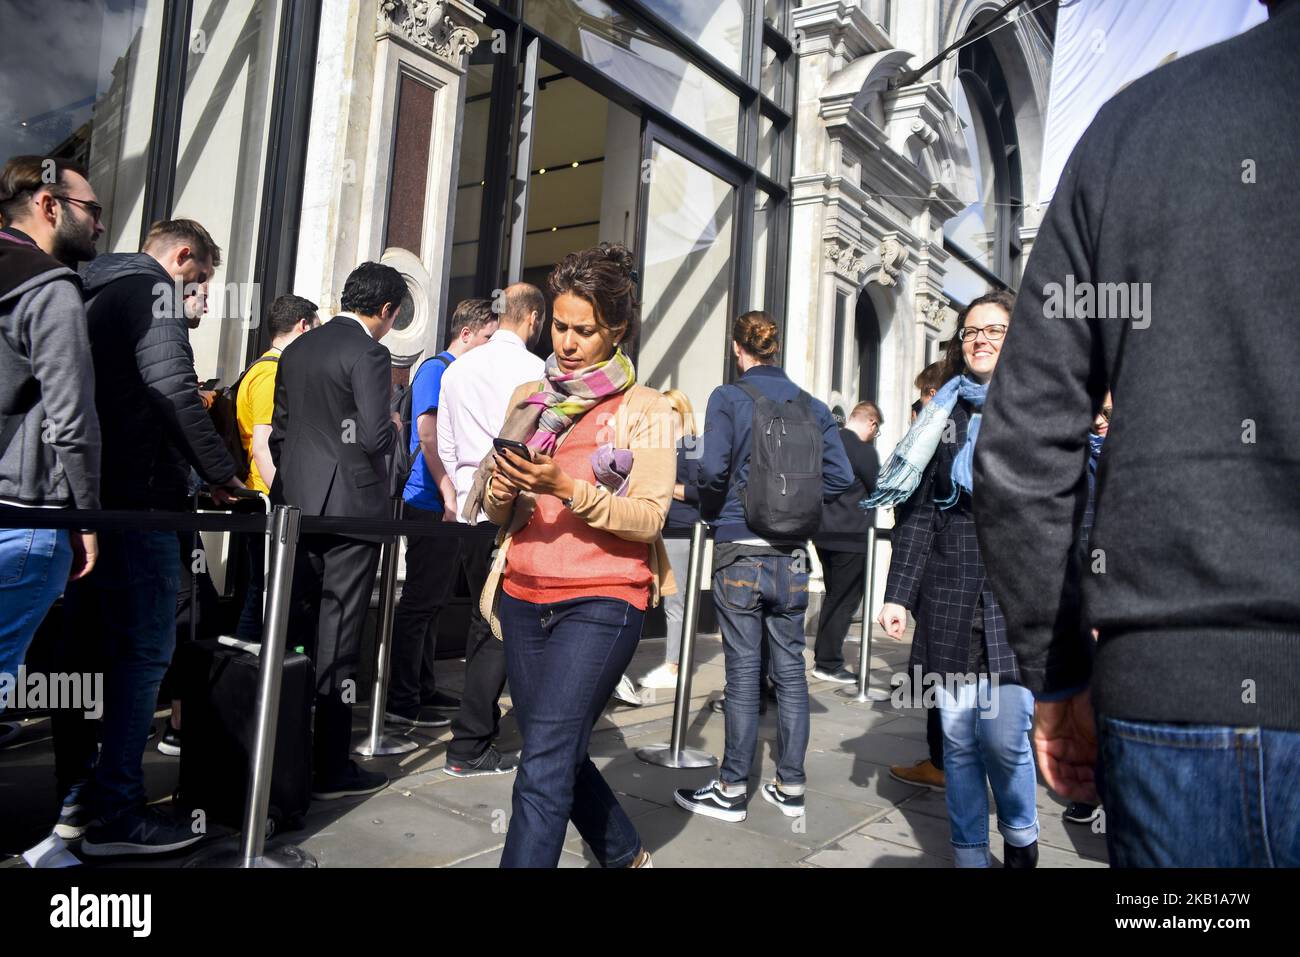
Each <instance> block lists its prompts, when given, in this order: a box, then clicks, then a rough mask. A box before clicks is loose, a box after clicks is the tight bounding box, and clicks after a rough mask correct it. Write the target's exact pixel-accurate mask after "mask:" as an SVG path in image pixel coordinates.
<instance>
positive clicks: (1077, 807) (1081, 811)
mask: <svg viewBox="0 0 1300 957" xmlns="http://www.w3.org/2000/svg"><path fill="white" fill-rule="evenodd" d="M1100 813H1101V805H1100V804H1084V803H1083V802H1082V801H1075V802H1074V803H1073V804H1071V805H1070V806H1069V807H1067V808H1066V809H1065V814H1064V815H1062V816H1063V817H1064V818H1065V819H1066V820H1067V821H1069V822H1070V823H1071V824H1091V823H1092V822H1093V821H1095V820H1096V819H1097V816H1098V815H1099V814H1100Z"/></svg>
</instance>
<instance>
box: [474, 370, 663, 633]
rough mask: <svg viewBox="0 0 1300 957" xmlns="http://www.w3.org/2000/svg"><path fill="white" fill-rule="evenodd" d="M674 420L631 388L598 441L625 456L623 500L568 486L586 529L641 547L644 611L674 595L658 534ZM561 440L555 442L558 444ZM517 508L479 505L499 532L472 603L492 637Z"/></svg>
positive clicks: (588, 486)
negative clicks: (646, 575)
mask: <svg viewBox="0 0 1300 957" xmlns="http://www.w3.org/2000/svg"><path fill="white" fill-rule="evenodd" d="M541 387H542V383H541V382H540V381H539V382H529V383H525V384H524V385H522V386H520V387H519V388H518V389H516V390H515V393H514V395H512V396H511V397H510V405H509V406H508V408H511V409H513V408H514V407H515V406H516V405H518V404H519V403H520V402H521V401H523V400H524V399H525V398H526V397H527V396H529V395H532V394H533V393H534V392H537V391H538V390H539V389H540V388H541ZM676 419H677V415H676V413H675V412H674V411H673V408H672V406H671V405H669V403H668V400H667V399H665V398H664V397H663V396H662V395H661V394H660V393H658V392H656V391H655V390H654V389H650V388H647V387H646V386H641V385H634V386H632V388H630V389H629V390H628V391H627V395H626V396H625V397H624V399H623V402H622V404H621V405H620V406H619V409H618V412H617V414H615V416H614V418H613V421H612V422H610V423H608V424H603V423H602V425H604V428H605V429H606V430H608V431H606V432H604V433H602V436H601V438H602V440H606V441H611V442H613V443H614V447H615V448H619V449H631V450H632V453H633V458H632V474H631V475H630V476H629V477H628V488H627V494H626V495H623V496H616V495H615V494H614V493H613V492H611V491H610V490H609V489H607V488H605V487H604V486H602V485H593V484H592V483H591V482H585V481H582V480H577V481H575V482H574V492H573V509H572V511H573V513H574V514H575V515H577V516H578V517H579V518H582V519H583V520H585V521H586V522H587V524H588V525H590V526H591V527H592V528H599V529H603V530H604V531H607V532H611V533H613V534H615V535H617V536H618V537H619V538H624V539H627V540H628V541H632V542H645V543H646V546H647V548H648V549H649V552H650V554H649V561H650V574H651V584H650V603H651V605H658V604H659V599H660V598H661V597H662V596H664V595H672V594H675V593H676V592H677V584H676V581H675V580H674V578H673V570H672V566H671V565H670V564H669V563H668V553H667V552H666V551H665V550H664V540H663V535H662V532H663V527H664V522H665V520H666V519H667V517H668V506H669V504H670V503H671V502H672V498H673V485H674V484H675V482H676V479H677V440H676V434H675V430H674V424H675V422H676ZM566 435H567V433H566ZM564 438H565V436H561V438H560V444H561V445H562V444H563V443H564ZM516 504H517V503H516V502H512V503H511V504H510V505H508V506H505V507H501V506H494V505H493V504H492V499H491V498H490V497H489V498H487V499H485V503H484V511H486V512H487V516H488V518H489V519H491V520H492V522H493V523H494V524H496V525H500V526H501V532H500V534H499V535H498V536H497V548H496V551H495V553H494V555H493V560H492V568H491V570H490V571H489V572H488V578H487V584H486V585H484V587H483V594H482V595H481V596H480V597H479V609H480V610H481V611H482V613H483V617H484V618H485V619H487V621H488V622H489V623H490V624H491V626H492V634H494V635H496V636H497V638H500V637H501V622H500V620H499V619H498V617H497V606H498V604H499V603H500V601H501V584H502V579H503V577H504V575H505V569H506V555H507V553H508V552H509V551H510V542H511V540H512V539H513V537H514V533H515V532H517V531H518V530H519V528H522V527H523V524H524V523H523V522H520V523H519V524H516V515H515V511H516V510H515V505H516ZM529 517H531V515H529ZM525 521H526V519H525Z"/></svg>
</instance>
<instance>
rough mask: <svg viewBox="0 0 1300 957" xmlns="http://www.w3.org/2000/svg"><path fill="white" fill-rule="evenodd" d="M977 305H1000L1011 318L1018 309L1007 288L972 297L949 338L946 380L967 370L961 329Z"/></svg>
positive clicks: (945, 353)
mask: <svg viewBox="0 0 1300 957" xmlns="http://www.w3.org/2000/svg"><path fill="white" fill-rule="evenodd" d="M976 306H998V307H999V308H1000V309H1001V310H1002V311H1003V312H1005V313H1006V314H1007V319H1008V320H1009V319H1010V318H1011V314H1012V313H1013V312H1015V311H1016V297H1015V296H1014V295H1012V294H1011V293H1009V292H1007V291H1006V290H1005V289H993V290H990V291H989V292H986V293H985V294H984V295H982V296H980V297H978V298H976V299H972V300H971V301H970V302H969V303H968V304H967V306H966V308H965V309H963V310H962V311H961V312H960V313H958V315H957V331H956V332H955V333H953V336H952V338H951V339H949V340H948V346H947V349H946V350H945V352H944V359H943V361H944V363H945V364H946V365H947V369H946V370H945V375H944V377H943V381H944V382H947V381H948V380H949V379H951V378H952V377H953V376H955V375H961V374H962V373H963V372H965V371H966V357H965V355H963V354H962V351H961V331H962V329H963V328H965V326H966V317H967V316H969V315H970V314H971V310H972V309H974V308H975V307H976ZM918 388H919V386H918Z"/></svg>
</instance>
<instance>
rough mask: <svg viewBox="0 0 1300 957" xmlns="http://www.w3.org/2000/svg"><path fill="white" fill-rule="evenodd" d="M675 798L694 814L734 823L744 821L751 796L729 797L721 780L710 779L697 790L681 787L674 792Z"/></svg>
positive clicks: (678, 804)
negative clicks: (723, 789) (724, 792)
mask: <svg viewBox="0 0 1300 957" xmlns="http://www.w3.org/2000/svg"><path fill="white" fill-rule="evenodd" d="M673 800H674V801H676V802H677V806H678V807H679V808H682V809H683V810H686V811H690V812H691V813H692V814H703V815H704V816H705V817H713V818H717V819H718V820H719V821H730V822H731V823H733V824H735V823H738V822H740V821H743V820H744V819H745V816H746V815H747V814H748V813H749V812H748V810H747V808H748V807H749V797H748V796H747V795H745V794H740V795H738V796H736V797H727V795H725V794H723V793H722V784H721V782H719V781H710V782H709V783H708V784H706V785H705V786H704V787H702V788H700V789H699V790H697V791H692V790H691V789H690V788H679V789H677V790H676V791H674V792H673Z"/></svg>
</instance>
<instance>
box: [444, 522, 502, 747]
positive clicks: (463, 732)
mask: <svg viewBox="0 0 1300 957" xmlns="http://www.w3.org/2000/svg"><path fill="white" fill-rule="evenodd" d="M493 547H494V545H493V541H492V539H491V538H490V537H487V536H485V537H483V538H478V537H476V536H470V537H469V538H465V539H462V540H461V563H462V565H463V567H464V569H465V580H466V581H467V582H468V583H469V594H470V614H469V636H468V637H467V639H466V641H465V691H464V693H463V694H462V695H461V698H460V709H459V710H458V711H457V712H456V717H455V718H453V719H452V722H451V741H450V743H449V744H448V745H447V757H448V758H449V759H451V760H455V761H473V760H475V759H477V758H479V757H482V755H483V753H484V752H485V751H487V749H488V748H489V747H490V746H491V744H492V741H493V740H494V739H495V738H496V736H497V732H499V731H500V730H501V708H500V707H499V706H498V705H497V699H499V698H500V697H501V692H502V691H503V690H504V689H505V686H506V657H505V653H504V652H503V651H502V650H501V642H499V641H497V639H496V636H495V635H493V634H492V628H491V626H489V625H488V623H487V621H485V620H484V618H483V614H482V612H480V611H479V596H480V595H481V594H482V593H483V586H484V585H485V584H487V576H488V567H489V565H490V563H491V559H492V549H493Z"/></svg>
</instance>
